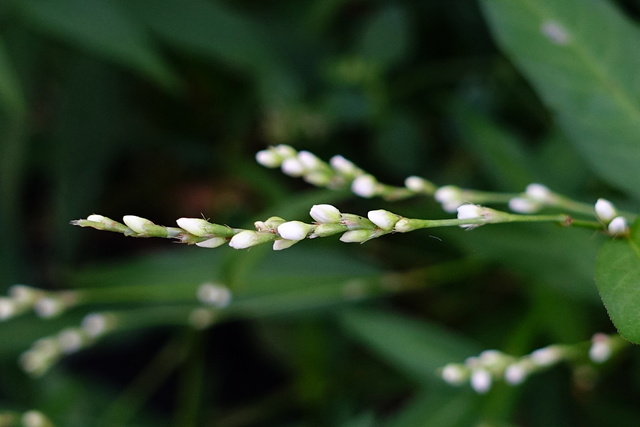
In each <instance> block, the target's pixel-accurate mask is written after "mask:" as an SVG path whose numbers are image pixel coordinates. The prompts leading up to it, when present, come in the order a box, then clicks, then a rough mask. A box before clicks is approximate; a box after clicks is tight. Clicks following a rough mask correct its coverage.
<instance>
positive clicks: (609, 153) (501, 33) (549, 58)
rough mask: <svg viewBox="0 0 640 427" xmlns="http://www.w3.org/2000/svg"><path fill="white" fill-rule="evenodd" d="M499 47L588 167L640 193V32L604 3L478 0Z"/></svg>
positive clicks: (620, 185) (615, 182)
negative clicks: (518, 70) (639, 47)
mask: <svg viewBox="0 0 640 427" xmlns="http://www.w3.org/2000/svg"><path fill="white" fill-rule="evenodd" d="M481 4H482V5H483V7H484V11H485V14H486V17H487V20H488V21H489V24H490V26H491V29H492V31H493V33H494V35H495V37H496V39H497V41H498V43H499V44H500V46H501V47H502V49H503V50H504V51H505V52H506V53H507V54H508V55H509V56H510V57H511V58H512V59H513V61H514V62H515V63H516V65H517V66H518V67H519V68H520V70H521V71H522V72H523V73H524V75H525V76H526V77H527V78H528V80H529V81H530V82H531V84H532V85H533V86H534V88H535V89H536V90H537V92H538V94H539V95H540V96H541V97H542V99H543V101H544V102H545V103H546V104H547V105H548V106H549V107H550V108H551V109H552V110H553V111H554V113H555V114H556V115H557V119H558V123H559V125H560V126H561V127H562V129H563V130H564V132H565V133H566V134H567V135H568V137H569V138H570V139H571V141H572V142H573V144H575V146H576V147H578V149H579V150H580V151H581V153H582V155H583V156H584V157H585V159H586V160H587V161H588V162H589V163H590V165H591V166H592V167H593V168H594V169H595V170H596V171H597V172H598V173H599V174H600V175H601V176H602V178H604V179H605V180H607V181H609V182H610V183H612V184H614V185H617V186H619V187H621V188H624V189H626V190H627V191H630V192H632V193H634V194H635V195H640V168H638V164H639V163H640V140H639V139H638V135H640V79H637V78H636V75H637V71H638V69H640V49H638V46H639V45H640V33H639V32H638V30H637V29H636V27H635V26H634V25H633V24H632V23H631V22H629V21H628V20H627V19H625V17H624V16H622V15H621V14H620V13H619V12H618V11H617V10H615V9H614V8H613V7H612V6H611V5H610V3H609V2H606V1H602V0H484V1H483V2H482V3H481Z"/></svg>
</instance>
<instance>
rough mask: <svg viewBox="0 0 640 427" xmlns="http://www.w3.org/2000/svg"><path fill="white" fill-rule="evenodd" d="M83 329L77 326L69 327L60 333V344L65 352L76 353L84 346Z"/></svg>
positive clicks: (61, 349)
mask: <svg viewBox="0 0 640 427" xmlns="http://www.w3.org/2000/svg"><path fill="white" fill-rule="evenodd" d="M81 332H82V331H81V330H79V329H76V328H68V329H65V330H63V331H61V332H60V333H59V334H58V338H57V339H58V345H59V346H60V351H62V352H63V353H64V354H71V353H75V352H76V351H78V350H80V348H82V344H83V343H84V337H83V336H82V333H81Z"/></svg>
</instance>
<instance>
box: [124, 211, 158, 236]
mask: <svg viewBox="0 0 640 427" xmlns="http://www.w3.org/2000/svg"><path fill="white" fill-rule="evenodd" d="M122 221H124V223H125V224H126V225H127V227H129V228H130V229H132V230H133V231H135V232H136V233H139V234H144V233H146V232H147V228H148V227H149V226H155V224H154V223H153V222H151V221H149V220H148V219H145V218H140V217H139V216H135V215H125V216H123V217H122Z"/></svg>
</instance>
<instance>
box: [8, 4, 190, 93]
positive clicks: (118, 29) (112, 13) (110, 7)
mask: <svg viewBox="0 0 640 427" xmlns="http://www.w3.org/2000/svg"><path fill="white" fill-rule="evenodd" d="M16 5H17V7H18V9H19V11H20V13H21V15H22V16H23V17H24V19H26V20H27V21H28V22H29V23H31V24H32V25H33V26H34V27H35V28H36V29H38V30H39V31H41V32H43V33H45V34H48V35H51V36H54V37H57V38H59V39H61V40H64V41H66V42H69V43H72V44H74V45H76V46H79V47H82V48H84V49H87V50H89V51H91V52H93V53H94V54H97V55H98V56H101V57H104V58H108V59H111V60H113V61H115V62H117V63H119V64H122V65H124V66H126V67H129V68H131V69H134V70H136V71H138V72H139V73H141V74H143V75H145V76H147V77H149V78H150V79H151V80H153V81H155V82H156V83H158V84H160V85H161V86H163V87H165V88H167V89H172V90H175V89H176V88H177V86H178V85H179V81H178V80H177V78H176V76H175V75H173V73H172V72H171V70H170V69H169V67H168V66H167V64H166V63H165V62H164V61H163V59H162V58H161V57H160V56H159V55H158V53H157V52H156V50H155V48H154V47H153V45H152V43H151V41H150V40H149V38H148V36H147V34H146V33H145V32H144V30H143V28H142V26H141V25H140V24H139V23H137V22H135V21H134V20H133V19H131V17H130V16H129V15H128V14H127V11H126V10H125V9H122V8H121V7H120V6H119V4H118V3H116V2H114V1H112V0H24V1H19V2H16Z"/></svg>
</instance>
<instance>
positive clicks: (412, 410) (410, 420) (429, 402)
mask: <svg viewBox="0 0 640 427" xmlns="http://www.w3.org/2000/svg"><path fill="white" fill-rule="evenodd" d="M478 403H479V399H478V395H477V394H476V393H474V392H472V391H471V390H470V389H468V388H463V389H458V388H454V387H451V386H450V385H449V384H442V385H440V386H437V387H435V388H434V387H429V389H427V390H423V391H422V392H421V393H420V394H418V395H417V396H416V397H415V398H413V399H412V401H410V402H409V403H408V404H407V405H405V407H403V408H402V409H401V410H400V411H399V412H398V414H396V415H395V416H394V417H393V418H392V419H391V420H390V421H389V422H388V423H386V424H385V427H414V426H430V427H453V426H469V425H474V421H477V419H478V418H479V417H480V414H479V412H480V411H479V405H478Z"/></svg>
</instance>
